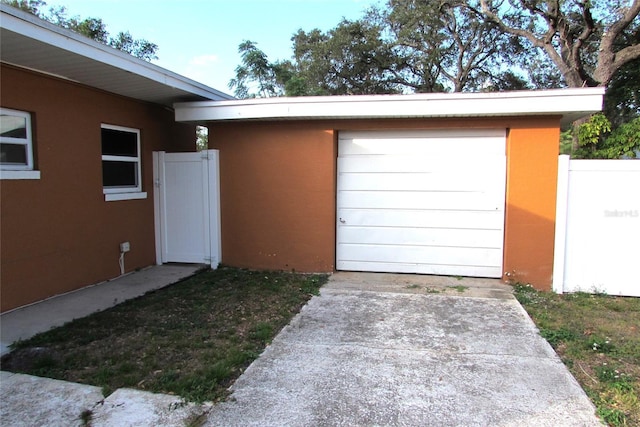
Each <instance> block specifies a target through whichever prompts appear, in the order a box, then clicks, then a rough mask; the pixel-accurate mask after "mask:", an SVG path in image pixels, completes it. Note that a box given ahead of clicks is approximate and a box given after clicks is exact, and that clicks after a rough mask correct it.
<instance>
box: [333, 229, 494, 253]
mask: <svg viewBox="0 0 640 427" xmlns="http://www.w3.org/2000/svg"><path fill="white" fill-rule="evenodd" d="M341 237H342V238H341V244H367V245H369V244H370V245H393V244H396V243H397V242H398V241H401V242H403V243H404V244H406V245H415V246H419V245H425V246H453V247H468V248H501V247H502V231H501V230H468V229H452V228H444V229H442V228H416V227H406V228H398V227H343V229H342V231H341Z"/></svg>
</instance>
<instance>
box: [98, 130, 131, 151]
mask: <svg viewBox="0 0 640 427" xmlns="http://www.w3.org/2000/svg"><path fill="white" fill-rule="evenodd" d="M102 155H103V156H104V155H109V156H128V157H136V156H137V155H138V135H137V134H135V133H132V132H126V131H122V130H115V129H105V128H103V129H102Z"/></svg>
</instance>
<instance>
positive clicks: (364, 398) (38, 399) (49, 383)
mask: <svg viewBox="0 0 640 427" xmlns="http://www.w3.org/2000/svg"><path fill="white" fill-rule="evenodd" d="M107 288H108V287H105V289H106V290H105V291H104V292H107V291H108V289H107ZM94 292H102V291H94ZM105 295H106V296H110V295H111V294H109V293H108V292H107V293H105ZM72 297H73V298H76V297H75V296H72ZM69 298H71V297H69V296H66V297H64V298H61V299H60V300H59V301H57V302H56V304H57V305H55V307H58V305H62V306H66V305H65V301H66V299H69ZM107 299H108V298H107ZM51 304H53V302H52V303H50V304H48V305H43V306H41V309H42V310H43V312H42V313H40V317H42V318H46V316H45V314H46V313H48V312H49V311H50V310H52V308H51ZM67 305H69V306H70V307H74V306H77V304H75V305H74V304H72V303H71V302H69V304H67ZM55 307H54V308H55ZM36 308H37V307H35V308H33V309H32V310H36ZM58 308H59V307H58ZM54 311H58V309H56V310H54ZM36 314H37V313H36ZM232 390H233V394H232V395H231V397H230V399H229V400H228V401H227V402H223V403H220V404H215V405H212V404H204V405H195V404H188V405H185V404H183V403H182V402H181V400H180V399H179V398H177V397H176V396H168V395H161V394H152V393H148V392H143V391H138V390H129V389H120V390H117V391H115V392H114V393H113V394H111V395H110V396H108V397H106V398H104V397H103V396H102V393H101V391H100V389H99V388H97V387H92V386H87V385H81V384H73V383H67V382H64V381H57V380H51V379H46V378H37V377H32V376H28V375H20V374H11V373H7V372H2V373H1V375H0V401H1V403H0V424H2V425H12V426H31V425H39V426H81V425H85V424H84V423H83V422H82V420H81V419H80V414H81V413H83V411H84V412H86V411H91V414H92V421H91V426H93V427H101V426H118V427H125V426H184V425H207V426H261V427H262V426H518V427H523V426H536V427H539V426H554V427H556V426H599V425H601V424H600V423H599V421H598V420H597V418H596V417H595V416H594V408H593V406H592V404H591V403H590V401H589V400H588V399H587V397H586V395H585V394H584V392H583V391H582V389H581V388H580V387H579V386H578V384H577V383H576V381H575V380H574V379H573V377H572V376H571V375H570V374H569V372H568V371H567V369H566V368H565V367H564V365H563V364H562V363H561V362H560V360H559V359H558V357H557V356H556V354H555V353H554V352H553V350H552V349H551V347H549V345H548V344H547V343H546V341H544V340H543V339H542V338H541V337H540V336H539V335H538V334H537V331H536V329H535V327H534V325H533V323H532V322H531V320H530V319H529V318H528V317H527V315H526V313H525V312H524V310H523V309H522V308H521V307H520V305H519V304H518V303H517V302H516V300H515V299H514V298H513V296H512V295H511V290H510V288H509V287H508V286H505V285H502V284H501V283H500V282H499V281H495V280H482V279H462V280H456V279H455V278H442V277H430V276H416V275H393V274H361V273H337V274H334V275H333V276H332V277H331V279H330V282H329V283H328V284H327V285H326V286H324V287H323V288H322V290H321V295H320V296H317V297H314V298H312V299H311V301H310V302H309V303H308V304H307V305H306V306H305V307H304V308H303V309H302V311H301V312H300V314H298V315H297V316H296V317H295V318H294V320H293V321H292V322H291V323H290V324H289V325H288V326H287V327H285V328H284V329H283V330H282V332H281V333H280V334H279V335H278V336H277V337H276V338H275V339H274V340H273V343H272V344H271V345H270V346H269V347H268V348H267V349H266V351H265V352H264V353H263V354H262V355H261V356H260V357H259V358H258V359H257V360H256V361H255V362H254V363H253V364H252V365H251V366H250V367H249V368H248V369H247V370H246V371H245V373H244V374H243V375H242V376H241V377H240V378H239V379H238V381H236V383H235V385H234V386H233V387H232Z"/></svg>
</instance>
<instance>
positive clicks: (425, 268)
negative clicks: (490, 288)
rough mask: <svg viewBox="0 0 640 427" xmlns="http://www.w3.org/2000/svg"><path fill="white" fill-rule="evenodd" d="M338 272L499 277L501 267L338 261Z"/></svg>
mask: <svg viewBox="0 0 640 427" xmlns="http://www.w3.org/2000/svg"><path fill="white" fill-rule="evenodd" d="M336 268H337V269H338V270H345V271H372V272H380V273H388V272H395V273H417V274H436V275H443V276H466V277H500V276H501V275H502V268H501V267H497V266H494V267H488V266H481V265H478V266H467V265H435V264H424V263H421V264H409V263H383V262H366V261H338V262H337V263H336Z"/></svg>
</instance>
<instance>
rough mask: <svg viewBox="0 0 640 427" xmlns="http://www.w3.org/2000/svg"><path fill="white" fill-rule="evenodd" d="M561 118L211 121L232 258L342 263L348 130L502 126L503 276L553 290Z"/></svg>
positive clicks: (225, 241) (226, 250)
mask: <svg viewBox="0 0 640 427" xmlns="http://www.w3.org/2000/svg"><path fill="white" fill-rule="evenodd" d="M559 125H560V121H559V117H536V118H483V119H480V118H472V119H438V120H426V119H420V120H417V119H401V120H332V121H328V120H319V121H264V122H226V123H224V122H223V123H220V122H216V123H209V129H210V132H209V135H210V142H209V145H210V147H211V148H215V149H218V150H220V182H221V209H222V212H221V214H222V260H223V263H225V264H228V265H233V266H239V267H249V268H266V269H276V270H280V269H282V270H292V269H295V270H297V271H306V272H312V271H333V269H334V265H335V244H336V242H335V230H336V224H335V221H336V218H335V210H336V202H335V200H336V173H337V170H336V159H337V135H338V132H339V131H340V130H381V129H398V130H400V129H447V128H449V129H450V128H471V129H473V128H495V129H507V130H508V138H507V143H506V146H505V151H506V153H507V156H508V159H507V182H506V183H505V185H506V188H507V200H506V207H505V209H506V219H505V228H506V231H505V245H504V271H505V275H504V277H503V278H504V279H505V280H506V279H509V280H511V279H513V278H516V279H517V280H522V281H525V282H528V283H531V284H533V285H534V286H535V287H537V288H539V289H550V286H551V276H552V267H553V244H554V224H555V194H556V193H555V182H556V178H557V155H558V135H559ZM452 155H455V153H452ZM507 273H508V274H507Z"/></svg>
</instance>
